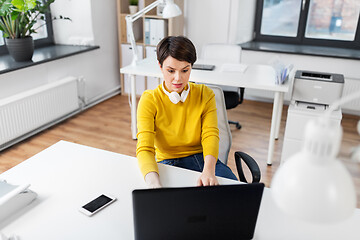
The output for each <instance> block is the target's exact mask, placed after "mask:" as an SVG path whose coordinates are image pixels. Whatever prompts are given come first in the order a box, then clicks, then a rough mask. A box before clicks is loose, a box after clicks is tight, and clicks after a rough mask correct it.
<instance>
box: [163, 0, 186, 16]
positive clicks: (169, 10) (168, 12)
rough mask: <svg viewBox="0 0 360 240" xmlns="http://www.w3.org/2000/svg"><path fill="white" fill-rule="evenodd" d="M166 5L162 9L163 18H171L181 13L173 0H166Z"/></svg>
mask: <svg viewBox="0 0 360 240" xmlns="http://www.w3.org/2000/svg"><path fill="white" fill-rule="evenodd" d="M165 3H166V5H165V7H164V10H163V14H162V15H163V18H172V17H177V16H180V15H181V13H182V12H181V9H180V8H179V6H178V5H176V4H175V3H174V0H166V1H165Z"/></svg>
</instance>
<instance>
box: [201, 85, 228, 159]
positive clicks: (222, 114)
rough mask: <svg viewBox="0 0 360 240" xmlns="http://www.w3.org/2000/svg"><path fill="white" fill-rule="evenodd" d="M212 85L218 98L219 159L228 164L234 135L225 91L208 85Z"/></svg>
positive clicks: (216, 98)
mask: <svg viewBox="0 0 360 240" xmlns="http://www.w3.org/2000/svg"><path fill="white" fill-rule="evenodd" d="M207 86H208V87H210V88H211V89H212V90H213V92H214V94H215V100H216V113H217V117H218V128H219V137H220V141H219V157H218V158H219V159H220V161H221V162H223V163H224V164H227V161H228V156H229V152H230V148H231V143H232V136H231V132H230V127H229V124H228V118H227V113H226V107H225V98H224V93H223V91H222V89H221V88H219V87H218V86H214V85H207Z"/></svg>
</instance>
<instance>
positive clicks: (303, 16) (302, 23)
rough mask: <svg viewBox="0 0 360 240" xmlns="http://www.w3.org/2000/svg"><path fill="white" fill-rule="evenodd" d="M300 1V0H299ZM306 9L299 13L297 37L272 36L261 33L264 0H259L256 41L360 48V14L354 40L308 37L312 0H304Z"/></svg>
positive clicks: (255, 28) (257, 3) (256, 16)
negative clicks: (308, 18)
mask: <svg viewBox="0 0 360 240" xmlns="http://www.w3.org/2000/svg"><path fill="white" fill-rule="evenodd" d="M299 1H300V0H299ZM304 1H305V5H304V9H302V10H301V12H300V15H299V25H298V31H297V36H296V37H285V36H272V35H264V34H261V21H262V13H263V6H264V0H257V2H256V12H255V27H254V31H255V32H254V33H255V36H254V41H258V42H273V43H284V44H287V43H288V44H297V45H311V46H321V47H336V48H350V49H360V14H359V18H358V23H357V27H356V33H355V38H354V40H353V41H345V40H335V39H317V38H306V37H305V30H306V23H307V16H308V13H309V8H310V0H304Z"/></svg>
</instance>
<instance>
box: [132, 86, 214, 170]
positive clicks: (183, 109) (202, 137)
mask: <svg viewBox="0 0 360 240" xmlns="http://www.w3.org/2000/svg"><path fill="white" fill-rule="evenodd" d="M137 128H138V134H137V139H138V142H137V149H136V157H137V159H138V163H139V167H140V170H141V172H142V174H143V175H144V176H145V175H146V174H147V173H149V172H152V171H154V172H158V167H157V164H156V161H155V154H156V159H157V161H158V162H159V161H162V160H164V159H172V158H182V157H186V156H190V155H193V154H196V153H201V152H203V154H204V157H205V156H207V155H212V156H214V157H215V158H216V159H217V157H218V152H219V130H218V127H217V115H216V102H215V94H214V93H213V91H212V90H211V89H210V88H208V87H207V86H205V85H201V84H195V83H190V92H189V95H188V97H187V99H186V101H185V102H181V101H180V102H179V103H178V104H174V103H172V102H171V101H170V99H169V98H168V96H167V95H166V94H165V93H164V92H163V90H162V87H161V85H159V86H158V87H157V88H156V89H154V90H146V91H145V92H144V93H143V95H142V96H141V99H140V101H139V105H138V111H137Z"/></svg>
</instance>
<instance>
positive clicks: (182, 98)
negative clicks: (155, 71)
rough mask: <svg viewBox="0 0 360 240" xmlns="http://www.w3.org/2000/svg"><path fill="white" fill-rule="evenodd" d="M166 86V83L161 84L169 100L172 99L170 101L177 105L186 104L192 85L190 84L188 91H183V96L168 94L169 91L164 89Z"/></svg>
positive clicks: (174, 93) (173, 93)
mask: <svg viewBox="0 0 360 240" xmlns="http://www.w3.org/2000/svg"><path fill="white" fill-rule="evenodd" d="M164 84H165V82H163V83H162V84H161V87H162V89H163V91H164V93H165V94H166V95H167V96H168V97H169V99H170V101H171V102H172V103H174V104H177V103H178V102H180V101H181V102H185V100H186V98H187V96H188V94H189V91H190V84H189V83H188V85H187V86H188V89H187V90H185V89H184V90H183V91H182V93H181V95H180V94H179V93H177V92H171V93H170V92H168V91H167V90H166V88H165V87H164Z"/></svg>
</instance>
